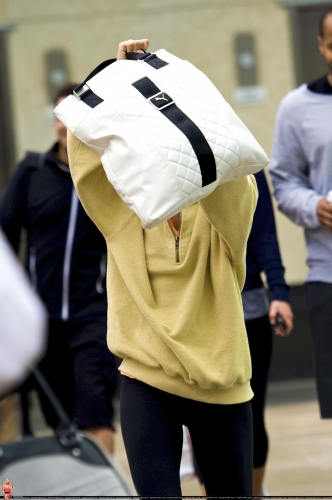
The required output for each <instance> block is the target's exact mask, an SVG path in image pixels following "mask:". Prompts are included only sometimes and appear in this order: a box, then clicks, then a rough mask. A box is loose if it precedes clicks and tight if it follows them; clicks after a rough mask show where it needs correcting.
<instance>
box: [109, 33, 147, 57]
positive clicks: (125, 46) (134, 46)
mask: <svg viewBox="0 0 332 500" xmlns="http://www.w3.org/2000/svg"><path fill="white" fill-rule="evenodd" d="M149 45H150V42H149V40H147V39H146V38H143V40H127V41H126V42H120V43H119V47H118V54H117V56H116V58H117V60H118V61H119V60H121V59H122V60H123V59H127V53H128V52H144V51H145V50H146V49H147V48H148V46H149Z"/></svg>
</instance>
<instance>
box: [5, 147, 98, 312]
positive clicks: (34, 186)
mask: <svg viewBox="0 0 332 500" xmlns="http://www.w3.org/2000/svg"><path fill="white" fill-rule="evenodd" d="M57 147H58V144H55V145H54V146H53V148H52V149H51V150H50V151H48V152H47V153H46V154H44V155H42V154H38V153H28V154H27V155H26V157H25V159H24V160H23V161H22V162H21V163H20V164H19V165H18V168H17V170H16V172H15V174H14V176H13V178H12V180H11V182H10V183H9V186H8V188H7V191H6V192H5V195H4V197H3V199H2V201H1V204H0V224H1V226H2V228H3V230H4V232H5V233H6V235H7V237H8V239H9V241H10V243H11V244H12V246H13V248H14V250H15V251H16V252H17V251H18V249H19V246H20V238H21V231H22V228H26V230H27V255H26V265H27V270H28V272H29V274H30V277H31V281H32V283H33V285H34V286H35V288H36V290H37V291H38V293H39V295H40V296H41V298H42V300H43V301H44V303H45V304H46V307H47V309H48V311H49V315H50V317H51V318H56V319H62V320H65V321H66V320H69V319H71V320H80V319H86V318H88V317H92V316H95V315H98V316H99V315H105V314H106V308H107V305H106V291H105V270H106V244H105V240H104V238H103V236H102V235H101V233H100V232H99V231H98V229H97V228H96V226H95V225H94V224H93V222H92V221H91V220H90V219H89V217H88V216H87V215H86V213H85V211H84V210H83V208H82V206H81V204H80V202H79V201H78V198H77V195H76V192H75V191H74V187H73V183H72V180H71V176H70V172H69V167H68V166H67V165H65V164H63V163H61V162H59V160H58V159H57V157H56V155H55V153H56V150H57Z"/></svg>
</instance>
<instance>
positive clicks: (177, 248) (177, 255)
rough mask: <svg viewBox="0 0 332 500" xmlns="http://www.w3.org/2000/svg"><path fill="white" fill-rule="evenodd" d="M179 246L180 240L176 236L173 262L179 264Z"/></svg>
mask: <svg viewBox="0 0 332 500" xmlns="http://www.w3.org/2000/svg"><path fill="white" fill-rule="evenodd" d="M179 244H180V239H179V237H178V236H175V261H176V262H180V253H179Z"/></svg>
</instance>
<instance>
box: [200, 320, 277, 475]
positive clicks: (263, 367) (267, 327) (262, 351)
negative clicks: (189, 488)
mask: <svg viewBox="0 0 332 500" xmlns="http://www.w3.org/2000/svg"><path fill="white" fill-rule="evenodd" d="M246 329H247V335H248V341H249V348H250V355H251V364H252V378H251V381H250V383H251V387H252V390H253V392H254V397H253V399H252V400H251V407H252V420H253V445H254V457H253V464H254V468H257V467H262V466H263V465H265V463H266V460H267V454H268V449H269V440H268V435H267V432H266V428H265V420H264V410H265V400H266V388H267V381H268V372H269V367H270V362H271V355H272V338H273V334H272V328H271V324H270V321H269V318H268V316H267V315H266V316H263V317H262V318H257V319H251V320H248V321H246ZM194 465H195V470H196V475H197V477H198V480H199V481H200V482H201V483H203V478H202V475H201V473H200V471H199V469H198V467H197V461H196V460H194Z"/></svg>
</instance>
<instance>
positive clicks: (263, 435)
mask: <svg viewBox="0 0 332 500" xmlns="http://www.w3.org/2000/svg"><path fill="white" fill-rule="evenodd" d="M255 179H256V182H257V188H258V194H259V196H258V201H257V207H256V211H255V214H254V218H253V224H252V228H251V231H250V235H249V238H248V243H247V255H246V280H245V284H244V287H243V290H242V294H241V296H242V303H243V310H244V319H245V325H246V330H247V335H248V342H249V348H250V355H251V364H252V378H251V381H250V384H251V387H252V390H253V392H254V397H253V399H252V400H251V407H252V414H253V444H254V456H253V465H254V470H253V491H252V494H253V496H255V497H256V496H257V497H260V496H264V488H263V480H264V475H265V469H266V462H267V456H268V435H267V432H266V428H265V422H264V410H265V396H266V388H267V381H268V372H269V367H270V361H271V355H272V337H273V332H272V328H271V325H273V326H274V332H275V334H276V335H279V336H285V335H287V334H289V333H290V332H291V330H292V329H293V313H292V309H291V306H290V304H289V286H288V285H287V283H286V282H285V279H284V267H283V265H282V261H281V256H280V251H279V244H278V239H277V231H276V225H275V220H274V214H273V207H272V201H271V195H270V191H269V187H268V184H267V181H266V177H265V174H264V172H263V171H260V172H258V173H257V174H255ZM262 272H264V274H265V276H266V280H267V285H268V287H269V290H270V292H271V295H272V297H271V302H270V304H269V303H268V297H267V291H266V288H265V286H264V284H263V280H262V277H261V273H262ZM277 313H278V314H279V315H280V316H281V318H282V319H283V321H284V326H285V328H284V329H282V328H281V327H280V326H278V325H277V323H276V316H277ZM194 466H195V471H196V474H197V477H198V479H199V482H200V483H201V485H202V491H203V494H205V490H204V486H203V479H202V476H201V474H200V472H199V469H198V466H197V463H196V461H195V457H194Z"/></svg>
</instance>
